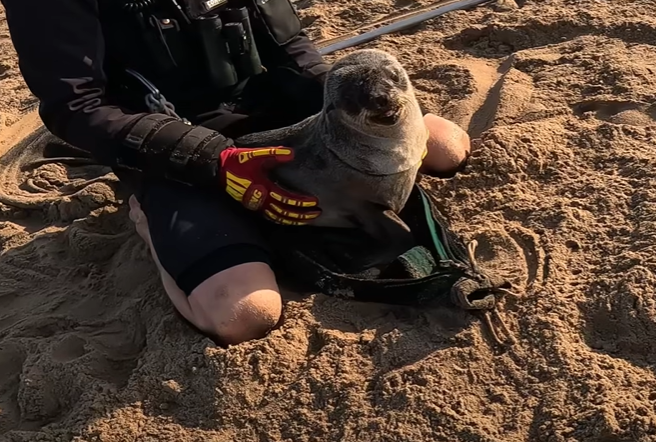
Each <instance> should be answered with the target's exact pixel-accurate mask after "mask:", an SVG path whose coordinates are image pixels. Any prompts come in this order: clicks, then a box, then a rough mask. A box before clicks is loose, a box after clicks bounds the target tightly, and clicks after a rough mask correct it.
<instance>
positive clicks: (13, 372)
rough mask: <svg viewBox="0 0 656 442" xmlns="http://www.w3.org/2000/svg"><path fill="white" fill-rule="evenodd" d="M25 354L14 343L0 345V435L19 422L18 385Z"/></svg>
mask: <svg viewBox="0 0 656 442" xmlns="http://www.w3.org/2000/svg"><path fill="white" fill-rule="evenodd" d="M24 362H25V353H24V352H23V349H22V348H21V347H20V346H19V345H18V344H17V343H14V342H4V343H2V344H0V434H4V433H6V432H7V431H9V430H11V429H13V428H16V427H17V426H18V423H19V422H20V410H19V407H18V400H17V396H18V383H19V379H20V374H21V372H22V371H23V363H24Z"/></svg>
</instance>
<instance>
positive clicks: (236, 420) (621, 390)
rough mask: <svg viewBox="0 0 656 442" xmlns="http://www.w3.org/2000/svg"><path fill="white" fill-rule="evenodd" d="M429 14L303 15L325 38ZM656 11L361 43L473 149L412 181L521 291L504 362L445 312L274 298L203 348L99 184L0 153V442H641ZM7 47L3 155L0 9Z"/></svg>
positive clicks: (570, 5) (427, 28)
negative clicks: (259, 317)
mask: <svg viewBox="0 0 656 442" xmlns="http://www.w3.org/2000/svg"><path fill="white" fill-rule="evenodd" d="M427 4H428V3H427V2H414V1H412V0H371V1H368V2H354V1H346V0H333V1H329V0H302V1H300V2H299V8H300V10H301V13H302V15H303V19H304V22H305V23H306V24H307V25H308V26H309V30H310V33H311V35H312V37H313V38H316V39H328V38H333V37H337V36H339V35H342V34H343V33H345V32H348V31H351V30H353V29H355V28H357V27H358V26H361V25H363V24H366V23H369V22H373V21H375V20H380V19H383V18H385V16H386V15H389V14H393V13H398V12H399V11H400V10H401V8H404V7H411V8H412V7H419V6H425V5H427ZM518 4H519V5H518ZM655 17H656V2H654V1H650V0H634V1H628V0H625V1H619V0H616V1H613V2H609V1H594V0H580V1H570V0H540V1H525V2H517V3H515V2H513V1H503V2H498V3H496V4H489V5H487V6H485V7H480V8H478V9H476V10H472V11H468V12H464V11H458V12H453V13H449V14H448V15H446V16H444V17H442V18H439V19H436V20H432V21H431V22H428V23H425V24H423V25H421V26H419V27H417V28H415V29H412V30H410V31H406V32H403V33H401V34H398V35H393V36H386V37H383V38H381V39H379V40H377V41H375V42H372V43H369V44H367V45H365V46H364V47H374V48H381V49H385V50H388V51H390V52H392V53H393V54H395V55H397V56H398V57H399V58H400V60H401V61H402V63H403V64H404V65H405V66H406V68H407V69H408V70H409V72H410V73H411V75H412V79H413V82H414V84H415V85H416V88H417V89H418V95H419V99H420V101H421V103H422V106H424V108H425V109H426V110H429V111H432V112H434V113H436V114H438V115H442V116H444V117H446V118H450V119H452V120H454V121H455V122H457V123H458V124H460V125H461V126H462V127H463V128H465V129H467V131H468V132H469V134H470V135H471V136H472V137H473V138H475V139H478V140H477V141H476V142H475V145H476V147H475V149H474V154H473V157H472V159H471V162H470V164H469V166H468V167H467V170H466V171H465V172H463V173H462V174H460V175H459V176H457V177H455V178H453V179H450V180H432V179H431V180H427V181H426V183H427V185H429V186H430V187H431V188H432V191H433V192H434V193H435V195H438V196H439V197H440V200H441V206H440V207H441V208H442V209H443V210H444V212H445V214H446V215H447V216H448V217H449V220H450V221H451V222H452V226H453V229H454V230H455V231H456V232H458V233H459V234H460V235H462V237H463V238H465V239H466V240H470V239H477V240H478V242H479V244H480V245H479V248H478V251H477V258H478V259H479V260H480V261H481V262H482V263H483V264H484V265H485V266H487V267H488V268H489V269H492V271H495V272H498V273H499V274H502V275H504V276H505V277H507V278H509V279H510V280H512V282H513V283H514V284H515V286H516V290H517V292H518V294H519V296H518V297H517V298H510V299H509V300H508V301H507V302H506V303H505V304H504V305H503V306H502V311H503V315H504V317H505V318H506V320H507V322H508V323H509V327H510V329H511V330H512V331H513V333H514V334H515V337H516V339H517V340H518V342H517V344H516V345H515V347H514V348H512V349H511V350H509V351H507V352H496V351H494V349H493V347H492V346H491V345H490V342H489V340H487V339H486V338H485V334H484V333H483V332H482V328H481V325H480V323H479V322H478V321H477V320H473V319H472V317H471V316H470V315H468V314H466V313H464V312H462V311H458V310H456V309H450V308H441V309H438V310H431V311H419V310H416V309H405V308H404V309H400V308H394V307H389V306H384V305H364V304H358V303H353V302H345V301H338V300H334V299H331V298H328V297H325V296H323V295H320V294H319V295H313V296H309V297H305V298H301V297H290V298H288V299H287V300H286V311H287V313H286V315H287V320H286V323H285V325H284V326H283V327H282V328H281V329H280V330H276V331H275V332H273V333H272V334H271V335H270V336H268V337H267V338H265V339H262V340H258V341H254V342H250V343H246V344H243V345H239V346H236V347H231V348H228V349H221V348H217V347H216V346H215V345H213V343H212V342H211V341H210V340H208V339H205V338H203V337H202V336H200V335H198V334H196V333H195V332H194V330H192V329H191V328H190V327H188V326H187V325H186V324H184V323H183V322H182V321H181V320H180V319H179V317H178V316H177V315H176V314H175V312H174V310H173V307H172V305H171V304H170V302H169V301H168V299H167V298H166V295H165V293H164V292H163V290H162V288H161V286H160V282H159V279H158V276H157V274H156V271H155V266H154V264H153V263H152V262H151V259H150V256H149V254H148V253H147V249H146V247H145V245H144V244H143V243H142V242H141V241H140V240H139V238H138V236H137V235H136V234H135V232H134V229H133V227H132V225H131V223H130V222H129V220H128V219H127V216H126V215H127V214H126V207H125V202H126V195H124V194H122V193H121V188H120V187H119V186H118V185H117V183H116V182H115V179H114V178H113V176H112V175H111V174H109V173H108V171H107V170H106V169H104V168H101V167H97V166H84V167H80V166H68V165H60V164H49V165H44V166H41V167H38V168H36V169H31V170H28V171H23V170H21V169H20V168H19V167H18V166H17V165H18V164H21V162H23V161H25V160H29V157H30V155H31V153H30V152H24V153H23V154H22V155H18V154H17V153H16V150H13V151H9V153H8V154H6V155H5V156H4V157H3V158H2V163H1V164H0V167H2V173H1V174H0V185H1V187H0V199H2V200H3V201H5V203H4V204H2V205H0V209H1V210H0V248H1V255H0V440H3V441H4V440H7V441H14V442H17V441H71V440H72V441H76V442H82V441H103V442H114V441H116V442H124V441H139V442H146V441H172V442H173V441H175V442H186V441H212V442H228V441H255V442H274V441H275V442H278V441H281V442H282V441H285V442H302V441H317V442H329V441H330V442H332V441H366V442H384V441H390V442H391V441H394V442H402V441H408V442H417V441H427V442H429V441H430V442H432V441H449V442H455V441H476V442H483V441H484V442H515V441H517V442H519V441H549V442H560V441H591V442H634V441H640V442H642V441H655V440H656V378H655V376H654V364H655V363H656V323H655V320H656V298H655V296H654V287H655V284H656V276H655V274H654V272H656V259H655V258H654V255H653V253H654V250H655V249H656V169H655V166H656V148H655V147H654V146H655V141H656V121H655V118H656V105H655V104H654V103H656V101H655V99H656V48H654V46H653V45H654V44H656V18H655ZM0 51H2V52H1V53H0V116H1V117H0V143H2V144H0V149H1V150H2V151H3V152H7V151H8V149H9V147H10V146H11V145H14V144H15V143H17V142H18V141H19V140H21V139H22V138H24V137H25V136H27V135H28V134H29V133H30V132H31V131H33V130H35V129H37V128H38V126H39V120H38V116H36V114H35V113H34V112H33V111H32V113H30V108H33V106H34V103H35V100H34V98H33V97H32V96H31V94H30V93H29V91H28V89H27V88H26V86H25V85H24V83H23V82H22V80H21V77H20V73H19V71H18V69H17V62H16V59H15V54H14V53H13V51H12V48H11V43H10V40H9V35H8V32H7V29H6V23H5V20H4V16H3V15H0ZM346 52H348V51H343V52H340V53H338V54H335V55H336V56H339V55H343V54H345V53H346ZM331 59H332V56H331ZM98 177H99V178H100V179H98V180H96V181H95V182H93V183H91V184H89V183H87V182H85V181H84V180H85V179H90V178H98ZM30 189H31V190H30ZM39 189H40V190H39ZM7 202H9V203H11V204H7Z"/></svg>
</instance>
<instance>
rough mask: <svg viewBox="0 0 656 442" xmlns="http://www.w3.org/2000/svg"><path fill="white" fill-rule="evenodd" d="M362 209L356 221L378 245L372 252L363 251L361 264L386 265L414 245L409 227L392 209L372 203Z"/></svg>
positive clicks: (367, 265)
mask: <svg viewBox="0 0 656 442" xmlns="http://www.w3.org/2000/svg"><path fill="white" fill-rule="evenodd" d="M362 209H364V211H362V212H361V213H359V214H358V218H357V221H356V222H357V224H358V225H359V227H360V229H361V230H362V231H363V233H364V234H367V235H368V236H370V237H371V239H372V240H373V242H374V244H376V245H377V246H378V247H376V250H372V253H363V262H362V265H363V266H365V267H375V266H379V265H387V264H389V263H391V262H392V261H394V259H396V258H397V257H398V256H399V255H402V254H403V253H405V252H406V251H408V250H409V249H411V248H412V247H413V246H414V245H415V244H414V236H413V234H412V232H411V231H410V227H408V225H407V224H406V223H405V222H404V221H403V220H401V218H399V217H398V216H397V215H396V214H395V213H394V212H393V211H391V210H381V208H380V207H378V206H373V205H372V206H366V207H363V208H362Z"/></svg>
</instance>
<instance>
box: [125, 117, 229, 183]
mask: <svg viewBox="0 0 656 442" xmlns="http://www.w3.org/2000/svg"><path fill="white" fill-rule="evenodd" d="M230 146H232V140H230V139H229V138H226V137H224V136H223V135H221V134H220V133H218V132H216V131H213V130H211V129H207V128H205V127H202V126H189V125H187V124H185V123H183V122H181V121H180V120H177V119H175V118H172V117H169V116H167V115H164V114H151V115H146V116H145V117H143V118H141V119H140V120H139V121H138V122H137V123H136V124H134V125H133V126H132V127H131V128H130V130H129V131H128V133H127V135H126V136H125V138H124V140H123V142H122V145H121V147H122V148H121V149H120V151H119V158H118V163H119V165H121V166H124V167H129V168H134V169H138V170H140V171H142V172H143V173H144V174H145V175H147V176H151V177H165V178H168V179H172V180H175V181H179V182H182V183H185V184H189V185H194V186H201V187H214V186H216V185H218V172H219V154H220V153H221V151H222V150H224V149H226V148H227V147H230Z"/></svg>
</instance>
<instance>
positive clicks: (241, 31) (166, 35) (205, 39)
mask: <svg viewBox="0 0 656 442" xmlns="http://www.w3.org/2000/svg"><path fill="white" fill-rule="evenodd" d="M2 4H3V5H4V7H5V10H6V13H7V23H8V26H9V30H10V33H11V37H12V40H13V43H14V46H15V48H16V51H17V53H18V56H19V60H20V69H21V73H22V74H23V77H24V79H25V81H26V83H27V85H28V87H29V88H30V90H31V91H32V93H33V94H34V95H35V96H36V97H37V98H38V99H39V100H40V102H41V103H40V108H39V112H40V116H41V118H42V120H43V122H44V124H45V126H46V127H47V128H48V129H49V130H50V132H52V133H53V134H54V135H56V136H58V137H59V138H61V139H62V140H64V141H66V142H67V143H69V144H71V145H73V146H75V147H78V148H80V149H83V150H86V151H88V152H89V153H90V154H91V155H93V157H94V158H95V159H96V160H97V161H99V162H100V163H102V164H105V165H108V166H111V167H113V169H114V171H115V173H116V175H117V176H118V177H119V178H120V180H121V181H122V182H124V183H125V184H126V185H127V186H128V187H129V188H130V190H131V192H133V195H132V196H131V197H130V200H129V205H130V218H131V219H132V221H133V222H134V223H135V225H136V229H137V232H138V233H139V235H140V236H141V238H143V239H144V241H146V243H147V244H148V246H149V248H150V251H151V253H152V256H153V259H154V260H155V262H156V264H157V267H158V269H159V272H160V275H161V279H162V283H163V285H164V288H165V290H166V293H167V294H168V296H169V298H170V299H171V301H172V302H173V304H174V305H175V307H176V308H177V310H178V311H179V312H180V314H181V315H182V316H183V317H184V318H186V319H187V320H188V321H189V322H190V323H191V324H193V325H194V326H195V327H196V328H198V329H199V330H200V331H201V332H202V333H204V334H206V335H207V336H209V337H211V338H212V339H214V340H215V341H216V342H217V343H219V344H222V345H230V344H237V343H240V342H244V341H247V340H251V339H257V338H261V337H264V336H265V335H267V334H268V333H269V332H270V331H271V330H272V329H273V328H274V327H275V326H276V325H277V324H278V322H279V321H280V318H281V316H282V301H281V297H280V293H279V289H278V285H277V283H276V278H275V275H274V272H273V270H272V268H271V258H270V254H269V251H268V247H267V242H266V240H265V238H264V237H265V235H264V234H263V232H264V231H265V230H266V227H267V225H271V224H268V223H271V222H273V223H279V224H280V223H282V224H298V225H300V224H302V221H299V219H300V220H302V219H309V218H312V217H316V216H320V213H321V212H320V201H317V200H316V199H315V198H313V197H311V196H308V195H296V194H292V193H290V192H287V191H285V190H283V189H281V188H278V187H277V186H275V185H274V184H273V183H272V182H271V181H269V180H268V178H267V168H270V167H271V166H272V165H275V164H276V162H279V161H284V160H285V157H286V158H290V156H291V155H293V152H292V153H286V154H285V152H289V149H281V148H277V147H276V148H266V149H255V150H253V149H242V148H239V146H234V145H233V142H232V139H234V138H237V137H239V136H241V135H245V134H248V133H253V132H258V131H263V130H267V129H273V128H277V127H283V126H287V125H291V124H294V123H296V122H298V121H301V120H302V119H304V118H306V117H308V116H310V115H312V114H315V113H317V112H319V111H320V110H321V107H322V103H323V80H324V78H325V75H326V72H327V71H328V70H329V69H330V65H329V64H328V63H326V62H325V61H324V60H323V58H322V57H321V55H320V54H319V52H318V51H317V49H316V48H315V46H314V45H313V44H312V42H311V41H310V40H309V38H308V37H307V35H306V34H305V32H304V31H303V30H302V28H301V23H300V21H299V19H298V17H297V15H296V13H295V11H294V9H293V7H292V4H291V3H290V0H269V1H268V2H265V3H264V4H260V3H259V2H254V1H246V0H243V1H239V0H230V1H229V2H228V7H229V10H226V9H225V8H226V6H225V5H224V2H216V3H211V2H200V1H199V0H174V1H168V2H156V1H152V2H142V1H135V0H116V1H113V0H112V1H105V0H79V1H76V2H71V1H67V0H47V1H46V0H35V1H32V2H26V1H24V0H2ZM173 5H177V6H179V7H173ZM208 9H209V11H208ZM35 10H36V11H38V13H35V12H34V11H35ZM222 29H223V31H221V30H222ZM224 31H225V32H224ZM43 35H45V36H47V38H43ZM235 36H236V37H235ZM220 38H223V39H225V41H224V42H223V43H221V44H219V43H220V40H219V39H220ZM217 42H219V43H217ZM235 42H237V43H239V44H242V43H243V42H247V43H248V44H247V45H245V46H244V45H242V46H239V45H237V46H236V49H234V48H235ZM226 47H228V48H230V50H231V51H233V55H231V56H228V55H227V54H226V51H225V49H224V48H226ZM235 53H236V54H237V55H234V54H235ZM239 54H241V55H239ZM262 65H263V66H264V67H265V69H262ZM153 85H156V86H157V88H155V87H154V86H153ZM164 96H166V97H167V98H168V99H170V100H171V102H172V103H175V107H173V106H171V105H170V104H169V102H167V101H165V100H164V99H163V97H164ZM425 121H426V125H427V127H428V129H429V131H430V139H429V145H428V154H427V157H426V158H425V159H424V163H423V164H424V165H423V169H422V171H423V172H425V173H429V174H446V175H450V174H451V175H452V174H453V173H455V172H456V171H457V170H459V168H460V167H461V166H462V165H463V164H464V162H465V160H466V157H467V156H468V154H469V138H468V137H467V134H466V133H465V132H464V131H463V130H462V129H460V128H459V127H458V126H456V125H455V124H453V123H451V122H449V121H447V120H444V119H442V118H439V117H437V116H435V115H432V114H428V115H426V116H425ZM247 152H257V154H255V153H247ZM244 158H248V160H247V161H243V159H244ZM228 182H230V184H231V185H226V184H227V183H228ZM254 196H260V197H261V199H260V201H264V202H265V204H260V205H257V204H255V205H254V204H252V201H253V197H254ZM235 200H237V201H238V202H239V203H241V206H240V205H239V204H238V203H236V202H235ZM285 213H287V214H289V215H287V216H283V215H282V214H285Z"/></svg>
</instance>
